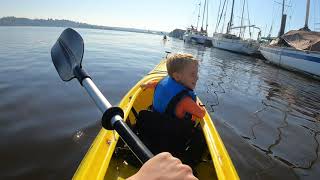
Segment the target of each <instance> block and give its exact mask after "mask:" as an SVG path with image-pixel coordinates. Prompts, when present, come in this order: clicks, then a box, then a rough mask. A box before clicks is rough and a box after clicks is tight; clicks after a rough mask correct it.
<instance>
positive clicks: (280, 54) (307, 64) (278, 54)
mask: <svg viewBox="0 0 320 180" xmlns="http://www.w3.org/2000/svg"><path fill="white" fill-rule="evenodd" d="M260 52H261V54H262V55H263V56H264V57H265V58H266V59H267V60H268V61H270V62H272V63H274V64H276V65H279V66H281V67H284V68H287V69H294V70H298V71H301V72H304V73H308V74H312V75H316V76H320V53H318V52H312V51H311V52H310V51H309V52H307V51H299V50H296V49H293V48H286V47H267V46H261V47H260Z"/></svg>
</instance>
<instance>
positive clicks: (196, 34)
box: [183, 0, 210, 44]
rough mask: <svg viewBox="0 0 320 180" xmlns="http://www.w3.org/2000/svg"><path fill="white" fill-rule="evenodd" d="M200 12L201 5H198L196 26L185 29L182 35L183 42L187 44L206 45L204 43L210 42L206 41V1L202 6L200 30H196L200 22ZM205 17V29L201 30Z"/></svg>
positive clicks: (206, 0)
mask: <svg viewBox="0 0 320 180" xmlns="http://www.w3.org/2000/svg"><path fill="white" fill-rule="evenodd" d="M200 10H201V3H199V13H198V20H197V26H196V27H194V26H193V25H191V27H190V28H187V30H186V32H185V33H184V35H183V41H184V42H187V43H196V44H206V42H208V41H210V40H209V39H208V33H207V28H208V0H205V1H204V6H203V15H202V25H201V28H200V30H198V24H199V20H200ZM205 15H206V19H207V20H206V21H207V22H206V23H207V24H206V27H205V29H204V28H203V22H204V19H205Z"/></svg>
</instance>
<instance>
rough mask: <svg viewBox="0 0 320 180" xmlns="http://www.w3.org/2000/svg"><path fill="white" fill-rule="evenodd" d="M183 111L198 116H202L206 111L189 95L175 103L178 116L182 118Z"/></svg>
mask: <svg viewBox="0 0 320 180" xmlns="http://www.w3.org/2000/svg"><path fill="white" fill-rule="evenodd" d="M185 113H190V114H192V115H193V116H197V117H198V118H203V117H204V115H205V114H206V111H205V109H204V108H203V107H201V106H200V105H198V104H197V103H196V102H194V101H193V100H192V98H191V97H185V98H183V99H182V100H181V101H180V102H179V103H178V104H177V108H176V115H177V117H178V118H183V117H184V115H185Z"/></svg>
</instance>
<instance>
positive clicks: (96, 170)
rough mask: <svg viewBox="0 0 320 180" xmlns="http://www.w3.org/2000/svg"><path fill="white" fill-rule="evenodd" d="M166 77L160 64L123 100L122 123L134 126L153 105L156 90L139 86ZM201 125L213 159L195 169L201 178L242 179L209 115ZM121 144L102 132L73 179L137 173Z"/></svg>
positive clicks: (107, 177)
mask: <svg viewBox="0 0 320 180" xmlns="http://www.w3.org/2000/svg"><path fill="white" fill-rule="evenodd" d="M165 76H167V71H166V65H165V61H161V62H160V64H159V65H157V66H156V67H155V68H154V69H153V70H152V71H151V72H150V73H148V74H147V75H146V76H145V77H144V78H142V79H141V80H140V81H139V82H138V83H137V84H136V85H135V86H134V87H133V88H132V89H131V90H130V91H129V92H128V93H127V94H126V95H125V96H124V97H123V98H122V100H121V102H120V103H119V107H121V108H122V109H123V111H124V118H123V119H125V120H126V121H127V123H128V124H135V120H136V112H139V111H141V110H145V109H148V107H149V106H150V105H151V104H152V98H153V89H147V90H143V89H142V88H141V87H140V85H141V84H143V83H147V82H149V81H153V80H161V79H162V78H163V77H165ZM200 124H201V128H202V131H203V134H204V136H205V139H206V143H207V151H206V153H207V156H209V157H210V158H209V159H208V160H207V161H204V162H203V163H199V164H198V165H197V166H196V167H195V168H194V170H196V171H197V173H196V174H197V176H198V178H199V179H219V180H220V179H222V180H224V179H228V180H229V179H239V177H238V174H237V172H236V170H235V168H234V166H233V163H232V161H231V158H230V157H229V154H228V152H227V150H226V148H225V146H224V144H223V142H222V140H221V138H220V136H219V134H218V131H217V130H216V128H215V126H214V124H213V122H212V120H211V118H210V116H209V114H208V113H207V112H206V114H205V117H204V118H203V120H200ZM120 141H121V140H119V135H118V134H117V133H116V132H115V131H109V130H105V129H101V130H100V132H99V134H98V135H97V137H96V138H95V140H94V142H93V143H92V145H91V147H90V148H89V150H88V152H87V154H86V155H85V157H84V159H83V160H82V162H81V164H80V165H79V167H78V169H77V171H76V173H75V174H74V177H73V179H108V180H112V179H118V178H127V177H129V176H131V175H133V174H134V173H135V172H137V171H138V168H136V167H135V166H132V165H130V163H127V162H126V161H125V160H124V159H123V158H121V155H119V153H117V149H119V148H118V147H119V146H120V144H121V142H120ZM117 144H118V145H117Z"/></svg>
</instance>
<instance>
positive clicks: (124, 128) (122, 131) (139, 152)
mask: <svg viewBox="0 0 320 180" xmlns="http://www.w3.org/2000/svg"><path fill="white" fill-rule="evenodd" d="M82 86H83V87H84V88H85V89H86V91H87V92H88V94H89V95H90V97H91V98H92V99H93V101H94V102H95V103H96V105H97V106H98V108H99V109H100V111H101V112H102V113H104V112H105V111H106V110H107V109H109V108H111V107H112V105H111V104H110V103H109V101H108V100H107V99H106V98H105V97H104V96H103V94H102V93H101V92H100V90H99V89H98V88H97V86H96V85H95V84H94V82H93V81H92V80H91V79H90V78H85V79H83V80H82ZM111 124H112V125H113V128H114V129H115V130H116V131H117V133H118V134H119V135H120V137H121V139H122V140H123V141H124V142H125V143H126V144H127V145H128V146H129V148H130V149H131V151H132V152H133V153H134V154H135V156H136V157H137V158H138V159H139V160H140V161H141V162H142V163H145V162H146V161H148V160H149V159H150V158H152V157H153V154H152V153H151V152H150V150H149V149H148V148H147V147H146V146H145V145H144V144H143V143H142V142H141V140H140V139H139V138H138V137H137V135H136V134H134V133H133V132H132V131H131V129H130V128H129V127H128V125H127V124H126V123H125V122H124V121H123V119H122V118H121V117H120V116H119V115H115V116H114V117H113V118H112V119H111Z"/></svg>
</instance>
